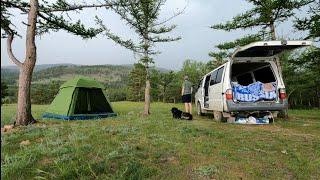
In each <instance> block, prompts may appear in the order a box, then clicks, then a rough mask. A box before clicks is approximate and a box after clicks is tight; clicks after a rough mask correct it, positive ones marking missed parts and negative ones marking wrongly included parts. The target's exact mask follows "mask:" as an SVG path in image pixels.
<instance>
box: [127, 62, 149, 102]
mask: <svg viewBox="0 0 320 180" xmlns="http://www.w3.org/2000/svg"><path fill="white" fill-rule="evenodd" d="M145 77H146V69H145V67H144V66H143V65H142V64H140V63H136V64H134V67H133V69H132V71H131V72H130V73H129V77H128V79H129V84H128V95H127V98H128V100H130V101H142V100H143V99H144V87H145Z"/></svg>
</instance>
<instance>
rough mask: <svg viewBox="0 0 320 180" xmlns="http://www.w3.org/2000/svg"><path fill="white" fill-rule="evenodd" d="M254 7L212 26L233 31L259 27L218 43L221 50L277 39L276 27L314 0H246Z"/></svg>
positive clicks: (216, 28)
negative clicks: (225, 41) (231, 39)
mask: <svg viewBox="0 0 320 180" xmlns="http://www.w3.org/2000/svg"><path fill="white" fill-rule="evenodd" d="M246 1H247V2H248V3H250V4H252V5H253V8H252V9H250V10H248V11H246V12H244V13H242V14H239V15H237V16H235V17H234V18H233V19H232V20H231V21H228V22H226V23H221V24H216V25H213V26H211V28H212V29H215V30H224V31H228V32H229V31H232V30H237V29H243V30H247V29H252V28H259V31H258V32H257V33H255V34H249V35H246V36H244V37H243V38H240V39H236V40H234V41H233V42H227V43H222V44H219V45H217V46H216V47H217V48H218V49H220V50H229V49H233V48H236V47H237V46H244V45H246V44H249V43H251V42H254V41H259V40H277V39H278V38H277V36H276V27H277V25H279V24H280V23H283V22H285V21H287V20H288V19H289V18H290V17H292V16H293V15H294V10H296V9H300V8H301V7H303V6H305V5H307V4H309V3H311V2H312V1H313V0H246Z"/></svg>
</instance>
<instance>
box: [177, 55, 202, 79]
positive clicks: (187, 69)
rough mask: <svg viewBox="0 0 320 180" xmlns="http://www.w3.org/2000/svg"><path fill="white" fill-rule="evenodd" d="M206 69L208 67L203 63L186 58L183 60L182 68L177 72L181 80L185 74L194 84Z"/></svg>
mask: <svg viewBox="0 0 320 180" xmlns="http://www.w3.org/2000/svg"><path fill="white" fill-rule="evenodd" d="M207 71H208V69H207V66H206V64H205V63H203V62H198V61H193V60H190V59H188V60H186V61H184V63H183V66H182V69H181V71H180V72H179V73H180V77H181V80H183V76H185V75H187V76H188V77H189V80H190V81H191V82H192V83H193V85H195V84H197V83H198V82H199V80H200V79H201V78H202V76H204V75H205V74H206V73H207ZM181 84H182V82H181Z"/></svg>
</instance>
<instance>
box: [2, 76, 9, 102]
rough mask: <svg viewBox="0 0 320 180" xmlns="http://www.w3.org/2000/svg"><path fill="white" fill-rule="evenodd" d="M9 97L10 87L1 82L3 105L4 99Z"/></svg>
mask: <svg viewBox="0 0 320 180" xmlns="http://www.w3.org/2000/svg"><path fill="white" fill-rule="evenodd" d="M6 96H8V86H7V83H5V82H3V81H1V105H2V103H3V99H4V98H5V97H6Z"/></svg>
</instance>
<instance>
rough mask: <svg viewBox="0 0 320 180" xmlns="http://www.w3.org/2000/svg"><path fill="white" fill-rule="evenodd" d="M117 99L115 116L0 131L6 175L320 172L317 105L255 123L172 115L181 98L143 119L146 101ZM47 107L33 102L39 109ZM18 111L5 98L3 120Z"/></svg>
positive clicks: (287, 175)
mask: <svg viewBox="0 0 320 180" xmlns="http://www.w3.org/2000/svg"><path fill="white" fill-rule="evenodd" d="M113 105H114V109H115V111H116V112H117V113H118V114H119V116H118V117H115V118H109V119H101V120H90V121H57V120H40V122H39V123H37V124H35V125H32V126H28V127H20V128H17V129H15V130H14V131H13V132H9V133H2V134H1V178H2V179H31V178H37V179H144V178H146V179H240V178H242V179H320V171H319V169H320V111H319V110H292V111H290V112H289V113H290V114H289V115H290V119H289V120H288V121H283V120H281V119H277V120H276V122H275V123H274V124H270V125H263V126H257V125H235V124H226V123H218V122H215V121H213V120H212V118H210V117H198V116H195V120H194V121H192V122H189V121H181V120H173V119H172V118H171V115H170V112H169V110H170V108H171V107H172V106H177V105H176V104H163V103H153V104H152V114H151V116H150V117H146V118H145V117H142V116H141V115H140V112H141V111H142V107H143V105H142V103H133V102H117V103H113ZM46 107H47V106H44V105H35V106H33V113H34V116H35V117H36V118H37V119H39V118H40V117H41V114H42V113H43V112H44V111H45V109H46ZM178 107H179V108H182V106H181V105H179V106H178ZM14 113H15V105H3V106H2V107H1V124H7V123H8V122H10V121H11V119H12V117H13V116H14ZM25 140H29V141H30V144H29V145H21V144H20V142H22V141H25Z"/></svg>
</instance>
